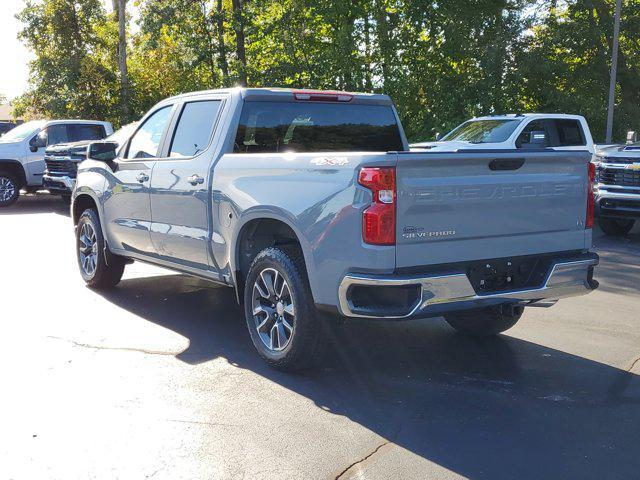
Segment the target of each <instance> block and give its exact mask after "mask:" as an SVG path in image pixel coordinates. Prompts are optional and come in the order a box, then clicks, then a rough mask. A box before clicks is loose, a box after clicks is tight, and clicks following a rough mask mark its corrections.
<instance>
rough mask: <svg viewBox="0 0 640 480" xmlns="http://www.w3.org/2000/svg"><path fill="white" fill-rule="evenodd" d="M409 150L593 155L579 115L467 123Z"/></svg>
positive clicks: (517, 116)
mask: <svg viewBox="0 0 640 480" xmlns="http://www.w3.org/2000/svg"><path fill="white" fill-rule="evenodd" d="M409 147H410V148H411V149H412V150H429V151H435V152H445V151H446V152H450V151H459V150H512V149H528V150H530V149H539V148H553V149H554V150H588V151H590V152H591V153H592V154H593V153H594V146H593V139H592V138H591V131H590V130H589V125H588V124H587V121H586V120H585V118H584V117H582V116H580V115H567V114H554V113H518V114H509V115H494V116H488V117H477V118H472V119H471V120H467V121H466V122H464V123H463V124H461V125H458V126H457V127H456V128H454V129H453V130H451V132H449V133H448V134H446V135H445V136H444V137H442V138H441V139H439V140H438V141H435V142H419V143H412V144H411V145H409Z"/></svg>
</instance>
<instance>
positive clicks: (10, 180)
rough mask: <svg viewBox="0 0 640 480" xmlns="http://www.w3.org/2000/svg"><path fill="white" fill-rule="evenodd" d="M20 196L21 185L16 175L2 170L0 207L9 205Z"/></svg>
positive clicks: (0, 176) (0, 173)
mask: <svg viewBox="0 0 640 480" xmlns="http://www.w3.org/2000/svg"><path fill="white" fill-rule="evenodd" d="M19 196H20V185H19V184H18V181H17V180H16V177H15V176H13V175H12V174H11V173H9V172H1V171H0V207H9V206H11V205H13V204H14V203H16V201H17V200H18V197H19Z"/></svg>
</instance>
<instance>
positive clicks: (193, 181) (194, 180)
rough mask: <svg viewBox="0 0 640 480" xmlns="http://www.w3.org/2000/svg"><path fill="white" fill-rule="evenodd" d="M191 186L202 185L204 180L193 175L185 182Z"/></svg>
mask: <svg viewBox="0 0 640 480" xmlns="http://www.w3.org/2000/svg"><path fill="white" fill-rule="evenodd" d="M187 181H188V182H189V183H190V184H191V185H202V184H203V183H204V178H202V177H201V176H200V175H196V174H195V173H194V174H193V175H191V176H190V177H189V178H188V180H187Z"/></svg>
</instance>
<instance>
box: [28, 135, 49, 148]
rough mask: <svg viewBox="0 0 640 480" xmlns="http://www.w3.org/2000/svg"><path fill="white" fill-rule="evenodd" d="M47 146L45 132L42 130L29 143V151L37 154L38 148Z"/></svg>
mask: <svg viewBox="0 0 640 480" xmlns="http://www.w3.org/2000/svg"><path fill="white" fill-rule="evenodd" d="M46 146H47V131H46V130H43V131H41V132H40V133H39V134H38V135H36V136H35V137H33V138H32V139H31V140H30V141H29V150H31V151H32V152H34V153H35V152H37V151H38V149H39V148H44V147H46Z"/></svg>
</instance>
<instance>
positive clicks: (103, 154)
mask: <svg viewBox="0 0 640 480" xmlns="http://www.w3.org/2000/svg"><path fill="white" fill-rule="evenodd" d="M117 150H118V144H117V143H116V142H94V143H90V144H89V147H88V148H87V158H88V159H89V160H97V161H99V162H111V161H112V160H114V159H115V158H116V157H117V156H118V155H117V153H116V152H117Z"/></svg>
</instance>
